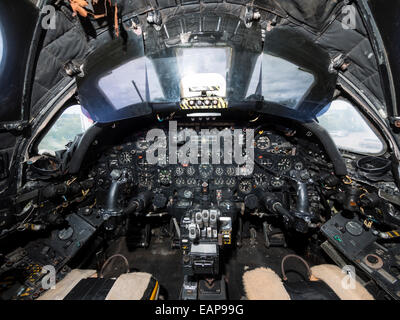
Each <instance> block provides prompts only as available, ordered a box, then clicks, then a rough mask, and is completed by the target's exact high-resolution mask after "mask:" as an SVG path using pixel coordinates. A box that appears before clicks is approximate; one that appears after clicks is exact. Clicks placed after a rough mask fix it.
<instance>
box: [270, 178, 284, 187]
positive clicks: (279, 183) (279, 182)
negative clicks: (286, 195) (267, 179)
mask: <svg viewBox="0 0 400 320" xmlns="http://www.w3.org/2000/svg"><path fill="white" fill-rule="evenodd" d="M271 186H272V187H274V188H281V187H282V186H283V180H282V179H279V178H278V177H273V178H272V180H271Z"/></svg>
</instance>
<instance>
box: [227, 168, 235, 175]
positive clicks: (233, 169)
mask: <svg viewBox="0 0 400 320" xmlns="http://www.w3.org/2000/svg"><path fill="white" fill-rule="evenodd" d="M226 174H227V175H228V176H230V177H233V176H234V175H235V174H236V169H235V167H234V166H229V167H228V168H226Z"/></svg>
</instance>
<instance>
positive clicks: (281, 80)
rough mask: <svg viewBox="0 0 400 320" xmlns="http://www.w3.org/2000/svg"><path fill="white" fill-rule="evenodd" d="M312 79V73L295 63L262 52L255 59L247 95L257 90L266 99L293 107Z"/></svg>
mask: <svg viewBox="0 0 400 320" xmlns="http://www.w3.org/2000/svg"><path fill="white" fill-rule="evenodd" d="M260 70H261V79H262V81H261V88H259V85H260V83H259V82H260ZM314 80H315V78H314V75H312V74H311V73H309V72H307V71H305V70H303V69H301V68H299V66H297V65H296V64H294V63H291V62H289V61H287V60H285V59H282V58H279V57H275V56H272V55H270V54H265V53H264V54H262V55H261V56H260V57H259V58H258V60H257V63H256V67H255V68H254V72H253V75H252V78H251V81H250V85H249V89H248V91H247V97H249V96H251V95H253V94H256V93H257V90H259V91H260V93H262V95H263V96H264V98H265V99H266V100H268V101H271V102H276V103H279V104H281V105H283V106H285V107H287V108H290V109H295V108H296V107H297V106H298V105H299V103H300V102H301V100H302V99H303V97H304V96H305V95H306V93H307V92H308V91H309V90H310V88H311V87H312V85H313V83H314ZM260 89H261V90H260Z"/></svg>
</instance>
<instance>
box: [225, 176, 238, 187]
mask: <svg viewBox="0 0 400 320" xmlns="http://www.w3.org/2000/svg"><path fill="white" fill-rule="evenodd" d="M225 184H226V186H227V187H229V188H233V187H234V186H235V185H236V179H235V178H228V179H226V180H225Z"/></svg>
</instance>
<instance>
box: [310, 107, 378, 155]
mask: <svg viewBox="0 0 400 320" xmlns="http://www.w3.org/2000/svg"><path fill="white" fill-rule="evenodd" d="M318 121H319V122H320V124H321V125H322V126H323V127H324V128H325V129H326V130H327V131H328V132H329V134H330V135H331V137H332V139H333V140H334V141H335V143H336V145H337V146H338V148H339V149H343V150H347V151H352V152H356V153H361V154H380V153H382V152H383V150H384V144H383V143H382V141H381V140H380V139H379V137H378V136H377V134H376V133H375V132H374V131H373V130H372V129H371V127H370V126H369V125H368V123H367V122H366V120H365V119H364V118H363V117H362V116H361V114H360V113H359V112H358V111H357V110H356V109H355V107H354V106H353V105H352V104H351V103H350V102H348V101H345V100H335V101H333V102H332V103H330V104H329V105H328V106H326V108H325V109H323V110H322V111H321V112H320V115H319V116H318Z"/></svg>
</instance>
